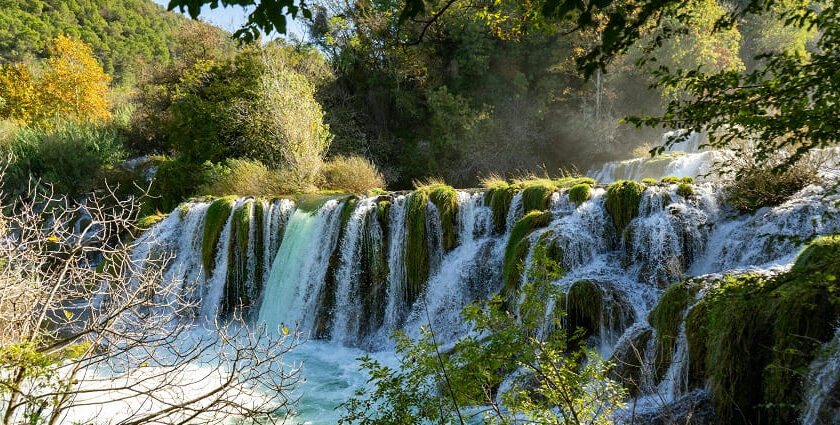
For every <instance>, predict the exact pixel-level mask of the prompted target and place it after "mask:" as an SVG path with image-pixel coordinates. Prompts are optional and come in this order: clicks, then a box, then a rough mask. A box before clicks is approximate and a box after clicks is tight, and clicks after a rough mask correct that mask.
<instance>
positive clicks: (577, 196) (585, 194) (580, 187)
mask: <svg viewBox="0 0 840 425" xmlns="http://www.w3.org/2000/svg"><path fill="white" fill-rule="evenodd" d="M590 190H591V187H590V186H589V185H588V184H576V185H574V186H572V188H571V189H569V200H570V201H572V202H574V203H576V204H582V203H583V202H585V201H586V200H588V199H589V196H590Z"/></svg>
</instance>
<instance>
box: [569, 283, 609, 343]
mask: <svg viewBox="0 0 840 425" xmlns="http://www.w3.org/2000/svg"><path fill="white" fill-rule="evenodd" d="M603 300H604V293H603V292H602V291H601V288H599V287H598V285H596V284H594V283H592V282H591V281H588V280H581V281H578V282H575V283H574V284H572V286H570V287H569V292H568V293H567V294H566V321H567V323H568V326H567V329H569V330H571V331H572V332H573V334H575V335H579V336H580V337H582V338H583V339H584V340H585V339H586V338H589V337H590V336H591V335H593V334H596V333H598V330H599V329H600V327H601V316H602V314H601V313H602V311H603ZM570 336H571V335H570Z"/></svg>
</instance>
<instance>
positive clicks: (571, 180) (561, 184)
mask: <svg viewBox="0 0 840 425" xmlns="http://www.w3.org/2000/svg"><path fill="white" fill-rule="evenodd" d="M579 184H585V185H589V186H595V179H593V178H591V177H563V178H562V179H557V180H555V181H554V185H555V186H556V187H557V188H560V189H566V188H570V187H572V186H577V185H579Z"/></svg>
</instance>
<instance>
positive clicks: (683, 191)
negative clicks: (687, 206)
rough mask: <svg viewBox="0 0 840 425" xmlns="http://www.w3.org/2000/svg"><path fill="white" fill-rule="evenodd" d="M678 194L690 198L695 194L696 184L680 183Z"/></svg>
mask: <svg viewBox="0 0 840 425" xmlns="http://www.w3.org/2000/svg"><path fill="white" fill-rule="evenodd" d="M677 195H680V196H682V197H683V198H690V197H692V196H694V186H692V185H691V184H689V183H680V185H679V186H677Z"/></svg>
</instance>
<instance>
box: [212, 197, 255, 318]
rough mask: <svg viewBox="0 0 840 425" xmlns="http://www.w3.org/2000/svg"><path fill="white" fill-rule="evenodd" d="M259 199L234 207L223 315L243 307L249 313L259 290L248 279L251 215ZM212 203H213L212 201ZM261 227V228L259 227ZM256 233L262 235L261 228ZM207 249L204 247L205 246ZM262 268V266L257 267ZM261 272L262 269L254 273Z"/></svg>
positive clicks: (221, 310)
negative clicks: (250, 284)
mask: <svg viewBox="0 0 840 425" xmlns="http://www.w3.org/2000/svg"><path fill="white" fill-rule="evenodd" d="M254 204H255V202H254V201H253V200H249V201H247V202H245V203H243V204H242V205H239V206H238V207H236V208H235V209H234V210H233V213H232V216H231V227H230V240H229V243H230V249H229V250H228V259H227V260H228V262H227V267H228V269H227V276H226V277H225V288H224V293H223V295H222V302H221V306H220V313H221V314H222V315H223V316H227V315H230V314H232V313H233V312H234V311H236V310H237V309H239V310H240V311H241V312H245V313H247V312H248V310H249V308H250V306H251V304H252V303H253V301H254V300H255V298H256V297H257V296H259V293H252V291H251V289H252V288H250V287H249V286H248V284H247V279H248V243H249V241H250V238H251V232H250V229H251V214H252V212H253V209H254ZM211 205H212V204H211ZM258 229H261V228H258ZM254 234H255V235H256V234H260V235H261V234H262V232H260V231H257V232H254ZM202 248H203V247H202ZM257 270H260V269H257ZM258 274H260V273H259V272H256V273H254V275H255V276H256V275H258Z"/></svg>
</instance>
